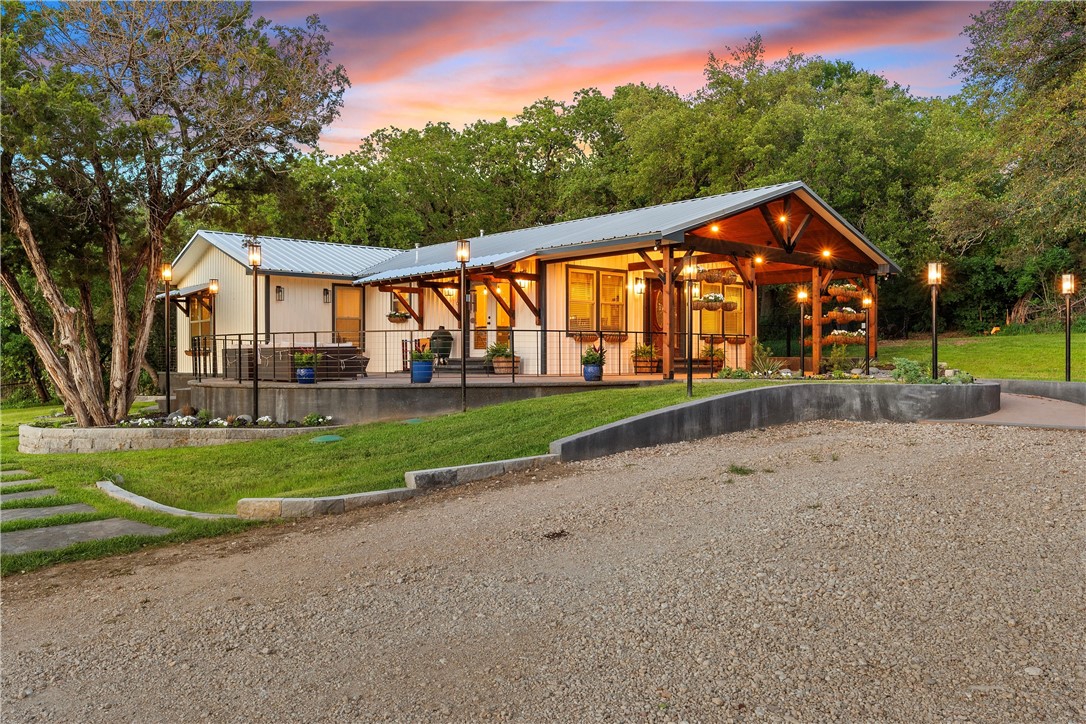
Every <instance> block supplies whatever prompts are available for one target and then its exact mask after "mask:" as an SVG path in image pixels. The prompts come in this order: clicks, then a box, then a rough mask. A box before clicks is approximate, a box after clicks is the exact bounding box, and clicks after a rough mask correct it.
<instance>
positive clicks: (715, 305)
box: [701, 293, 724, 312]
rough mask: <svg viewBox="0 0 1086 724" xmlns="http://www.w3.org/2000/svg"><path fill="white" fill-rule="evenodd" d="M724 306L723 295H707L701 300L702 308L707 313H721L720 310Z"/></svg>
mask: <svg viewBox="0 0 1086 724" xmlns="http://www.w3.org/2000/svg"><path fill="white" fill-rule="evenodd" d="M723 306H724V295H723V294H716V293H713V294H706V295H705V296H704V297H702V298H701V308H702V309H704V310H705V311H707V312H719V311H720V308H721V307H723Z"/></svg>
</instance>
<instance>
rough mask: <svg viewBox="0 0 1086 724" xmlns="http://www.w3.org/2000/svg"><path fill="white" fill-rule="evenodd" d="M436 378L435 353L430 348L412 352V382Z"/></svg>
mask: <svg viewBox="0 0 1086 724" xmlns="http://www.w3.org/2000/svg"><path fill="white" fill-rule="evenodd" d="M433 378H434V353H433V352H431V351H430V350H428V349H416V350H413V351H412V352H411V382H412V383H418V382H429V381H430V380H432V379H433Z"/></svg>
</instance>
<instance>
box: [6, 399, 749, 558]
mask: <svg viewBox="0 0 1086 724" xmlns="http://www.w3.org/2000/svg"><path fill="white" fill-rule="evenodd" d="M765 384H770V383H767V382H764V381H761V382H759V381H743V382H730V383H723V382H708V381H703V382H698V383H696V384H695V385H694V395H695V396H696V397H706V396H709V395H713V394H721V393H723V392H728V391H732V390H739V389H749V388H752V387H758V386H761V385H765ZM685 399H686V388H685V385H683V384H680V383H676V384H673V385H659V386H653V387H642V388H631V389H605V390H593V391H589V392H581V393H576V394H570V395H558V396H555V397H547V398H542V399H533V400H523V401H520V402H511V403H506V404H503V405H494V406H492V407H485V408H481V409H478V410H470V411H468V412H467V413H462V414H455V415H446V416H442V417H435V418H430V419H425V420H421V421H417V422H414V423H405V422H395V423H375V424H369V425H355V426H351V427H346V428H340V429H337V430H336V432H337V433H338V434H339V435H342V436H343V438H344V439H343V440H342V441H341V442H336V443H330V444H324V445H314V444H311V443H310V440H312V438H314V437H315V436H316V435H317V434H318V433H305V434H301V435H298V436H293V437H289V438H283V439H279V440H263V441H258V442H248V443H235V444H230V445H222V446H217V447H203V448H175V449H166V450H147V451H136V452H118V453H96V454H78V455H77V454H70V455H24V454H22V453H19V452H18V451H17V445H18V425H19V424H20V423H26V422H29V421H31V420H33V419H34V418H35V417H37V416H39V415H42V414H48V413H51V412H53V411H55V409H56V408H26V409H5V410H3V417H2V421H0V453H2V456H3V461H4V467H5V468H17V467H22V468H25V469H27V470H30V471H31V472H33V473H34V475H35V476H36V477H40V478H43V479H44V480H45V481H46V482H47V483H48V484H50V485H52V486H53V487H56V488H57V491H58V494H57V496H55V497H53V498H50V499H48V501H47V502H48V503H49V504H58V505H59V504H63V503H80V502H81V503H87V504H90V505H93V506H95V507H96V508H98V510H99V513H98V514H90V515H88V516H80V517H78V519H79V520H91V519H94V518H105V517H112V516H121V517H125V518H131V519H133V520H139V521H143V522H146V523H150V524H152V525H164V526H167V527H170V528H174V529H175V530H176V532H175V533H174V534H173V535H171V536H168V537H166V538H164V539H147V538H144V539H132V540H129V539H119V540H117V541H111V542H108V543H87V544H81V545H80V546H74V547H73V548H71V549H68V550H66V551H64V552H60V553H43V554H24V555H18V556H4V557H3V571H4V572H5V573H8V572H11V571H21V570H29V569H32V568H37V567H40V566H42V565H47V564H49V563H53V562H58V561H62V560H73V559H79V558H92V557H99V556H103V555H111V554H114V553H120V552H126V551H130V550H134V549H136V548H138V547H140V546H144V545H154V544H159V543H163V542H173V541H179V540H187V539H191V538H197V537H203V536H210V535H218V534H221V533H223V532H227V531H231V530H237V529H239V528H241V527H244V526H246V525H251V524H249V523H243V522H239V521H222V522H207V521H199V520H191V519H178V518H173V517H170V516H163V515H158V514H154V513H146V512H141V511H139V510H137V509H135V508H132V507H131V506H128V505H125V504H123V503H120V502H118V501H114V500H113V499H111V498H108V497H107V496H105V495H104V494H102V493H101V492H100V491H98V490H97V489H96V488H95V487H94V483H95V482H96V481H98V480H103V479H112V480H114V481H116V482H118V483H119V484H121V485H122V487H124V488H125V489H127V490H130V491H132V492H134V493H137V494H139V495H143V496H146V497H148V498H151V499H152V500H156V501H158V502H160V503H165V504H167V505H173V506H177V507H179V508H185V509H188V510H199V511H204V512H216V513H232V512H234V508H235V504H236V502H237V500H238V499H239V498H246V497H268V496H288V497H290V496H294V497H308V496H322V495H341V494H345V493H352V492H363V491H368V490H381V489H386V488H394V487H402V486H403V474H404V472H405V471H407V470H419V469H426V468H433V467H441V466H446V465H462V464H467V463H475V462H484V461H489V460H500V459H504V458H512V457H521V456H525V455H537V454H541V453H545V452H546V451H547V449H548V447H549V445H550V443H551V441H552V440H555V439H558V438H561V437H564V436H566V435H571V434H573V433H576V432H580V431H583V430H588V429H590V428H593V427H596V426H598V425H603V424H606V423H609V422H614V421H616V420H620V419H622V418H625V417H629V416H631V415H636V414H639V413H642V412H646V411H648V410H653V409H657V408H660V407H665V406H667V405H672V404H675V403H678V402H682V401H684V400H685ZM16 490H17V489H16ZM5 492H15V490H6V491H5ZM40 502H41V501H36V500H35V501H13V502H11V503H7V504H5V507H9V506H10V507H15V506H20V505H31V506H36V505H39V504H40ZM51 522H57V521H51ZM63 522H74V520H73V521H69V520H64V521H63ZM37 524H38V523H29V524H28V523H25V522H16V521H12V522H11V523H8V524H5V525H4V526H3V527H2V528H0V532H2V531H5V530H15V529H18V528H22V527H27V525H37ZM9 526H10V528H9Z"/></svg>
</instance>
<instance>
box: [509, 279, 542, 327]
mask: <svg viewBox="0 0 1086 724" xmlns="http://www.w3.org/2000/svg"><path fill="white" fill-rule="evenodd" d="M511 286H512V287H513V291H514V292H516V293H517V296H518V297H520V298H521V300H522V301H523V302H524V306H526V307H528V309H530V310H531V312H532V314H534V315H535V323H536V325H537V326H538V325H539V324H540V323H541V321H542V320H541V319H540V318H539V305H538V304H536V303H534V302H533V301H532V300H531V298H530V297H529V296H528V292H526V291H524V288H523V287H521V286H520V285H519V284H517V283H516V282H515V281H514V282H511ZM538 289H539V285H538V284H537V285H536V290H537V292H538Z"/></svg>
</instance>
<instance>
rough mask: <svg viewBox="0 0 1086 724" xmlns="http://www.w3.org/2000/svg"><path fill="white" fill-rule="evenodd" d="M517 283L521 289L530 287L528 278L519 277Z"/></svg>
mask: <svg viewBox="0 0 1086 724" xmlns="http://www.w3.org/2000/svg"><path fill="white" fill-rule="evenodd" d="M517 284H518V285H519V286H520V288H521V289H527V288H528V280H527V279H517Z"/></svg>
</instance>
